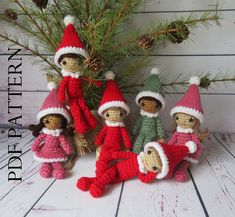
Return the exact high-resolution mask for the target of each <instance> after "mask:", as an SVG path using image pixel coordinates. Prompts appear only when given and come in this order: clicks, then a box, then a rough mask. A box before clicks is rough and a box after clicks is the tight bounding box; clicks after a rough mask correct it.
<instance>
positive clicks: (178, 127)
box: [176, 126, 193, 133]
mask: <svg viewBox="0 0 235 217" xmlns="http://www.w3.org/2000/svg"><path fill="white" fill-rule="evenodd" d="M176 131H177V132H178V133H193V129H192V128H186V129H185V128H182V127H180V126H177V128H176Z"/></svg>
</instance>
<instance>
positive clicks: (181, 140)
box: [168, 127, 202, 181]
mask: <svg viewBox="0 0 235 217" xmlns="http://www.w3.org/2000/svg"><path fill="white" fill-rule="evenodd" d="M188 141H193V142H195V143H196V145H197V151H196V152H195V153H193V154H187V156H186V157H185V158H184V159H185V160H183V161H182V162H181V163H180V164H179V165H178V166H177V167H176V169H175V173H174V174H175V176H176V175H179V176H180V177H181V178H180V179H179V180H177V178H176V180H177V181H185V180H186V173H187V169H188V168H189V166H190V164H191V163H198V159H199V157H200V155H201V154H202V145H201V142H200V140H199V138H198V137H197V135H196V134H195V133H194V132H193V129H182V128H180V127H177V130H176V132H174V133H173V135H172V137H171V138H170V140H169V142H168V144H172V145H182V144H185V143H186V142H188Z"/></svg>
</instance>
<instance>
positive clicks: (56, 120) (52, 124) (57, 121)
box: [42, 115, 62, 130]
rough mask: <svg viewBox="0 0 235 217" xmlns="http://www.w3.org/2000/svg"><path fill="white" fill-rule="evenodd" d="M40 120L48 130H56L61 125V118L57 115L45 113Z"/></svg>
mask: <svg viewBox="0 0 235 217" xmlns="http://www.w3.org/2000/svg"><path fill="white" fill-rule="evenodd" d="M42 121H43V123H44V125H45V127H46V128H47V129H49V130H56V129H60V128H61V127H62V118H61V117H60V116H59V115H47V116H46V117H44V118H43V120H42Z"/></svg>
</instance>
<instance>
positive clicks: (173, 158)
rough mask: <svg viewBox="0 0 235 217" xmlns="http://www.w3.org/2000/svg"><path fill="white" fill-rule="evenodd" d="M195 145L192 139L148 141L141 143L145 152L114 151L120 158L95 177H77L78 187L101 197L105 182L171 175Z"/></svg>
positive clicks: (115, 156) (114, 154)
mask: <svg viewBox="0 0 235 217" xmlns="http://www.w3.org/2000/svg"><path fill="white" fill-rule="evenodd" d="M196 149H197V146H196V144H195V143H194V142H191V141H190V142H188V143H186V144H185V145H181V146H172V145H168V144H163V143H158V142H149V143H147V144H146V145H145V146H144V152H141V153H140V154H139V155H137V154H136V153H133V152H113V153H112V158H113V159H115V160H119V161H118V162H116V163H115V164H114V165H112V166H110V167H109V168H108V169H106V170H105V171H104V173H103V174H102V175H100V176H98V177H97V176H96V177H91V178H89V177H82V178H80V179H78V182H77V187H78V188H79V189H80V190H82V191H88V190H89V191H90V194H91V195H92V196H93V197H100V196H102V195H103V192H104V189H105V187H106V186H107V185H109V184H114V183H119V182H122V181H125V180H128V179H131V178H134V177H138V179H139V180H140V181H141V182H143V183H150V182H152V181H153V180H155V179H163V178H170V177H172V173H173V171H174V168H175V166H176V165H177V164H178V163H179V162H180V161H182V160H183V158H184V157H185V156H186V155H187V154H188V153H194V152H195V151H196Z"/></svg>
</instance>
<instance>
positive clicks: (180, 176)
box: [174, 160, 190, 182]
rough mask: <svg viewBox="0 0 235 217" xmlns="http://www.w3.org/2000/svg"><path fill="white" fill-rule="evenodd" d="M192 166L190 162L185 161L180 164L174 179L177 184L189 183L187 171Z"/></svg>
mask: <svg viewBox="0 0 235 217" xmlns="http://www.w3.org/2000/svg"><path fill="white" fill-rule="evenodd" d="M189 166H190V162H188V161H186V160H183V161H182V162H180V164H179V165H178V166H177V168H176V170H175V173H174V178H175V180H176V181H177V182H185V181H187V178H188V174H187V169H188V168H189Z"/></svg>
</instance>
